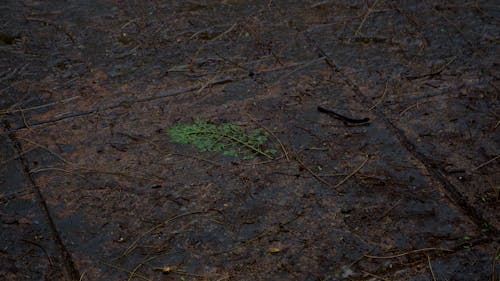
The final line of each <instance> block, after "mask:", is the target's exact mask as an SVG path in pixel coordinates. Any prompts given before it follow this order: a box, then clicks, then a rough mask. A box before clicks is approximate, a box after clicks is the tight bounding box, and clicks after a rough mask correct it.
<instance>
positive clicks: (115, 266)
mask: <svg viewBox="0 0 500 281" xmlns="http://www.w3.org/2000/svg"><path fill="white" fill-rule="evenodd" d="M98 261H99V262H100V263H102V264H104V265H107V266H109V267H112V268H114V269H118V270H120V271H123V272H126V273H128V274H130V273H131V271H130V270H128V269H126V268H123V267H120V266H117V265H114V264H111V263H107V262H105V261H102V260H98ZM134 275H135V276H137V277H139V278H141V279H142V280H146V281H151V280H153V279H152V278H148V277H146V276H144V275H142V274H139V273H134Z"/></svg>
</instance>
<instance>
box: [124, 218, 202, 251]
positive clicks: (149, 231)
mask: <svg viewBox="0 0 500 281" xmlns="http://www.w3.org/2000/svg"><path fill="white" fill-rule="evenodd" d="M203 213H206V211H195V212H189V213H183V214H180V215H177V216H174V217H171V218H169V219H168V220H166V221H164V222H162V223H160V224H158V225H156V226H154V227H152V228H150V229H148V230H146V231H145V232H143V233H141V234H140V235H139V236H138V237H137V238H136V239H135V240H134V241H133V242H132V244H131V245H130V246H129V247H128V248H127V249H126V250H125V251H124V252H123V253H122V254H121V255H120V256H119V257H118V258H115V260H117V259H119V258H121V257H124V256H126V255H128V254H130V253H131V252H132V251H133V250H134V249H135V248H136V245H137V243H139V241H140V240H141V239H142V238H143V237H144V236H146V235H148V234H149V233H151V232H153V231H155V230H157V229H158V228H160V227H162V226H164V225H166V224H168V223H169V222H172V221H174V220H176V219H178V218H182V217H185V216H189V215H196V214H203Z"/></svg>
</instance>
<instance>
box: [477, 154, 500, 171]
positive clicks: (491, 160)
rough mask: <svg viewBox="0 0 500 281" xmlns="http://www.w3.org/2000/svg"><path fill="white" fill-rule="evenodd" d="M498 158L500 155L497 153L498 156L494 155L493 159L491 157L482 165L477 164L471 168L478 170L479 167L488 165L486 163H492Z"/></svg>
mask: <svg viewBox="0 0 500 281" xmlns="http://www.w3.org/2000/svg"><path fill="white" fill-rule="evenodd" d="M498 158H500V155H497V156H495V157H493V159H490V160H488V161H486V162H484V163H483V164H481V165H479V166H477V167H475V168H472V170H471V171H476V170H479V169H481V168H482V167H484V166H486V165H488V164H490V163H491V162H493V161H495V160H497V159H498Z"/></svg>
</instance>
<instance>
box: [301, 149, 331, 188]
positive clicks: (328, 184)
mask: <svg viewBox="0 0 500 281" xmlns="http://www.w3.org/2000/svg"><path fill="white" fill-rule="evenodd" d="M295 160H296V161H297V162H299V164H300V166H302V168H304V169H306V171H308V172H309V173H310V174H311V175H312V176H313V177H314V178H315V179H317V180H318V181H320V182H321V183H323V184H324V185H326V186H329V187H330V186H331V185H330V183H329V182H327V181H325V180H324V179H322V178H320V177H319V176H318V175H316V173H314V172H313V171H312V170H311V169H309V168H308V167H307V166H306V165H305V164H304V162H302V161H301V160H300V158H299V157H297V156H295Z"/></svg>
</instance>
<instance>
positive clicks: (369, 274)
mask: <svg viewBox="0 0 500 281" xmlns="http://www.w3.org/2000/svg"><path fill="white" fill-rule="evenodd" d="M361 272H363V273H364V274H366V275H368V276H371V277H375V278H377V279H380V280H384V281H390V279H387V278H384V277H382V276H379V275H376V274H373V273H370V272H368V271H364V270H362V271H361Z"/></svg>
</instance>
